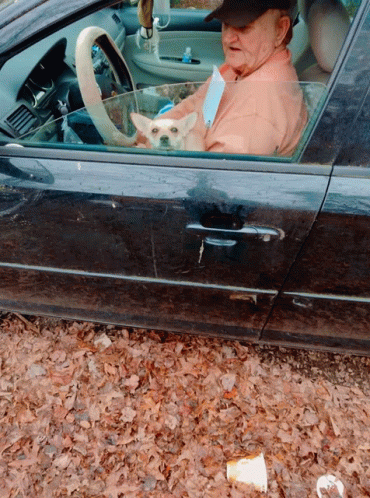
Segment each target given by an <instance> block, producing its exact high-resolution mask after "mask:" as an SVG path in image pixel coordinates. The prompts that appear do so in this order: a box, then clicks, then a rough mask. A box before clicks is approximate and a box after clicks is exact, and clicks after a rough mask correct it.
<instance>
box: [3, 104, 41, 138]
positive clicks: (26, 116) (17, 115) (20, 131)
mask: <svg viewBox="0 0 370 498" xmlns="http://www.w3.org/2000/svg"><path fill="white" fill-rule="evenodd" d="M6 122H7V124H8V125H9V126H10V127H11V128H12V130H14V131H15V132H16V134H17V135H24V134H25V133H27V132H28V131H30V129H31V128H32V126H33V125H34V124H35V123H36V122H37V118H36V116H34V114H32V111H30V109H28V107H26V106H25V105H21V106H20V107H18V109H16V110H15V111H14V112H13V113H12V114H11V115H10V116H9V117H8V118H7V119H6Z"/></svg>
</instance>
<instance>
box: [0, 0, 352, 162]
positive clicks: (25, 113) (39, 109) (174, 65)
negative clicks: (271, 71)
mask: <svg viewBox="0 0 370 498" xmlns="http://www.w3.org/2000/svg"><path fill="white" fill-rule="evenodd" d="M325 1H329V0H323V2H325ZM330 1H331V2H332V3H333V1H334V0H333V1H332V0H330ZM336 2H337V5H338V12H339V14H338V15H339V18H340V20H341V23H342V24H341V26H340V28H341V36H340V37H339V38H340V41H341V43H339V44H338V33H335V37H334V38H335V43H336V53H335V57H333V54H332V52H331V51H330V50H329V53H330V54H329V55H330V57H329V59H330V60H329V61H328V60H327V59H328V58H327V52H328V51H327V50H326V51H325V50H324V52H323V51H322V46H324V47H326V46H329V47H331V45H330V37H331V31H330V30H329V31H328V30H326V31H325V30H323V32H324V33H325V37H327V38H325V37H323V39H322V40H319V41H320V42H321V44H320V43H316V44H315V43H314V42H313V41H312V40H310V39H309V37H308V35H307V32H308V27H309V22H310V21H309V20H308V18H307V19H306V20H302V19H303V15H302V16H301V17H302V19H300V21H299V22H298V24H297V25H296V26H295V28H294V31H293V41H295V43H296V46H297V45H298V49H295V50H296V52H295V53H296V55H295V56H294V59H293V63H294V65H295V67H296V70H297V73H298V76H299V78H300V81H299V82H290V83H288V82H285V81H278V82H275V83H267V82H247V81H246V82H231V81H228V80H227V77H224V76H225V75H224V73H223V77H224V79H225V80H226V82H225V84H224V89H223V92H222V94H219V90H218V89H217V88H218V87H217V85H216V86H215V88H216V87H217V88H216V89H215V88H214V89H213V90H214V91H213V93H212V92H211V93H210V94H209V93H208V89H209V88H210V87H211V86H212V85H211V84H210V81H211V80H210V78H211V77H212V70H214V65H215V62H216V61H217V64H216V65H218V66H219V64H218V62H222V61H219V60H218V59H216V60H213V59H212V57H211V54H212V53H213V52H216V51H217V50H218V54H220V53H222V52H221V44H220V37H219V36H220V35H219V33H217V32H213V31H202V30H200V29H198V28H197V31H196V32H194V31H193V29H194V28H193V24H192V22H193V17H192V15H193V13H194V15H195V14H198V10H199V8H200V7H202V8H207V9H209V8H213V7H214V2H213V0H209V3H207V2H200V3H199V5H198V4H197V5H196V3H195V2H194V1H193V0H191V1H190V0H189V1H187V0H173V2H172V6H174V7H176V8H177V7H180V8H186V9H189V11H188V12H189V13H188V14H187V15H186V17H185V18H181V17H180V18H176V14H171V23H172V25H170V27H169V29H167V30H166V31H163V32H160V33H159V38H158V40H159V41H158V43H157V44H156V42H155V40H151V41H148V40H140V39H138V36H137V34H136V33H132V32H130V31H129V29H131V28H129V27H127V29H126V25H125V22H126V24H127V19H128V18H127V17H125V16H126V15H127V12H128V11H127V10H126V9H127V3H126V4H122V6H121V7H119V8H117V7H116V8H114V9H112V8H106V9H103V10H101V11H100V12H97V13H95V14H90V16H89V17H88V18H86V19H82V20H79V21H77V22H76V23H75V24H72V25H70V26H67V27H65V28H63V29H62V30H60V31H58V32H55V33H53V34H51V35H48V37H47V38H45V39H43V40H41V41H39V42H37V43H36V44H35V45H33V46H29V47H27V49H26V50H24V51H23V52H20V53H18V54H17V55H16V56H14V57H13V58H12V59H9V61H7V62H6V63H5V64H4V65H3V67H2V68H1V70H0V100H1V102H0V104H1V105H0V144H1V145H7V144H18V145H23V146H26V147H40V146H42V147H44V148H62V149H68V150H71V151H73V150H74V149H76V150H81V149H83V150H94V151H96V152H105V151H107V150H109V151H113V152H116V153H119V154H125V153H127V152H129V153H130V154H132V153H135V154H141V155H142V154H149V155H157V156H158V155H170V156H174V155H175V156H176V155H179V156H185V157H186V156H191V157H212V158H213V157H214V158H216V157H217V158H222V157H224V156H225V157H227V158H230V157H232V158H235V159H237V160H240V159H242V160H243V161H245V160H246V161H248V160H251V161H256V160H257V161H266V160H268V161H270V162H271V161H272V162H275V163H279V162H282V163H287V162H299V161H300V158H301V156H302V152H303V151H304V150H305V148H306V147H307V146H308V144H309V143H310V137H311V135H312V131H313V130H314V129H315V127H316V125H317V122H318V120H319V119H321V118H320V117H321V115H322V111H323V109H324V108H325V106H326V105H327V97H328V95H329V93H330V88H331V85H332V84H333V78H332V75H333V74H335V67H336V66H335V59H336V58H337V56H338V55H339V54H340V49H341V46H342V45H343V43H345V40H346V36H347V33H348V32H349V29H350V25H351V22H353V19H354V18H355V14H356V11H357V9H358V7H359V2H358V1H357V0H351V1H349V0H346V3H345V4H343V5H342V4H340V3H339V0H335V1H334V3H336ZM130 3H132V2H130ZM216 3H217V4H218V3H219V2H218V1H217V2H216ZM321 3H322V2H320V4H321ZM194 7H195V8H194ZM129 8H130V9H134V8H136V7H132V6H131V7H129ZM311 9H312V7H311ZM321 14H322V13H321V12H320V11H319V12H318V19H319V20H320V22H321V18H322V16H321ZM189 16H190V17H189ZM320 16H321V17H320ZM179 19H180V21H179ZM181 19H185V20H184V21H181ZM194 19H195V18H194ZM197 19H198V20H199V18H197ZM202 19H203V18H202ZM130 22H131V21H130ZM181 22H184V23H185V24H184V25H181V24H179V23H181ZM176 23H177V24H176ZM203 24H205V23H203ZM91 25H92V26H98V27H99V29H103V30H104V32H106V33H107V36H109V37H110V38H111V39H112V41H113V43H114V44H115V46H116V47H117V52H120V53H122V54H123V56H124V59H125V61H126V64H127V69H125V68H124V70H123V71H124V72H125V71H126V72H127V74H130V77H132V80H133V83H132V84H126V83H127V81H124V82H123V83H122V81H119V75H118V78H117V74H116V73H117V71H116V69H117V68H114V67H112V66H111V64H110V62H111V57H110V55H111V54H112V49H111V46H110V45H109V46H108V47H107V51H108V52H107V53H108V57H105V55H104V53H105V51H106V50H104V47H101V46H100V45H99V46H97V45H94V44H93V45H92V49H91V55H90V54H89V55H88V56H87V57H86V59H91V63H92V67H93V69H94V73H95V74H94V78H95V79H92V80H91V81H89V82H88V83H89V85H88V88H87V90H86V89H85V94H86V92H87V94H86V95H84V96H83V95H81V82H80V81H78V79H77V77H76V60H75V47H76V43H77V37H78V35H79V34H80V33H81V32H83V30H84V29H85V28H86V26H91ZM179 25H181V31H177V29H178V28H176V30H175V31H171V26H179ZM127 26H129V24H127ZM136 26H138V24H136ZM197 26H198V25H197ZM186 28H188V29H186ZM298 28H299V30H298ZM172 29H173V28H172ZM297 30H298V32H297ZM304 33H306V34H305V35H304ZM303 35H304V36H303ZM102 36H103V35H102ZM104 36H105V35H104ZM317 41H318V40H317V39H316V42H317ZM316 45H319V46H318V47H317V46H316ZM171 47H175V48H173V49H171ZM316 49H317V50H316ZM113 52H114V50H113ZM313 52H314V54H313ZM187 55H188V56H189V58H190V62H189V60H187V59H186V56H187ZM325 64H326V65H325ZM118 65H119V66H120V65H121V62H120V61H118ZM219 67H220V66H219ZM214 74H215V73H214ZM216 74H217V73H216ZM143 75H144V76H145V78H144V76H143ZM198 77H199V79H198ZM206 78H208V80H206V81H205V79H206ZM217 78H218V76H216V80H217ZM217 81H218V83H220V81H219V80H217ZM9 82H11V84H9ZM222 84H223V83H222ZM133 88H136V89H135V90H134V91H132V90H133ZM93 89H95V93H96V91H98V92H99V93H100V98H99V99H98V101H99V102H98V101H97V100H96V99H95V101H94V100H93V101H90V103H88V105H86V104H87V101H86V99H87V100H89V94H90V93H91V92H92V90H93ZM215 95H216V96H217V98H216V97H215ZM250 96H251V97H250ZM229 97H230V98H229ZM100 101H101V102H100ZM195 101H197V105H196V106H195V107H194V106H193V105H190V104H189V103H191V102H193V103H194V102H195ZM181 106H182V107H181ZM97 108H99V109H100V110H98V111H96V109H97ZM180 108H181V109H182V112H181V113H180V114H179V109H180ZM102 110H104V112H102ZM186 110H188V112H187V113H186ZM132 112H136V113H138V114H141V115H143V116H144V117H146V118H149V119H150V120H153V119H155V118H156V119H159V118H160V119H162V120H163V119H164V118H166V119H168V118H171V119H180V118H182V117H183V116H185V114H191V113H193V112H196V113H197V122H196V124H193V125H192V126H191V127H190V128H189V126H190V125H187V126H188V128H186V130H185V131H182V132H181V131H180V128H179V127H178V126H177V123H175V124H173V125H172V126H171V127H170V128H169V131H170V133H172V132H171V130H172V129H175V128H176V129H178V131H177V133H183V134H185V142H184V143H185V145H181V146H178V145H176V146H175V147H173V146H172V145H171V144H170V145H169V146H168V147H166V146H164V145H163V144H162V145H161V146H156V145H153V143H150V140H149V138H148V137H144V136H143V135H144V134H143V130H138V126H137V123H134V122H133V120H132ZM166 112H167V114H165V113H166ZM180 115H181V116H180ZM256 117H257V118H258V119H256ZM112 127H113V128H112ZM106 129H110V130H111V131H110V132H108V134H106V133H105V130H106ZM114 130H116V131H114ZM287 130H288V131H289V134H290V139H289V141H288V142H287V141H286V140H285V134H286V131H287ZM200 132H201V133H200ZM135 133H137V135H138V140H131V139H130V138H131V137H134V135H135ZM122 134H123V135H124V136H128V137H129V140H128V141H125V140H123V142H122V140H121V139H119V140H116V139H115V138H114V137H120V136H122ZM167 135H169V134H168V133H167ZM167 135H166V136H167ZM192 135H196V136H197V138H199V136H201V137H202V143H201V144H200V145H199V143H197V144H196V145H194V141H192V140H190V138H191V136H192ZM167 139H168V140H169V141H170V139H171V137H169V136H167ZM188 139H189V140H188ZM180 142H181V140H180ZM320 154H321V153H318V154H316V156H315V162H318V163H322V164H326V163H330V162H331V160H332V158H329V159H328V157H327V155H326V156H325V154H324V155H323V157H324V159H322V158H321V157H320Z"/></svg>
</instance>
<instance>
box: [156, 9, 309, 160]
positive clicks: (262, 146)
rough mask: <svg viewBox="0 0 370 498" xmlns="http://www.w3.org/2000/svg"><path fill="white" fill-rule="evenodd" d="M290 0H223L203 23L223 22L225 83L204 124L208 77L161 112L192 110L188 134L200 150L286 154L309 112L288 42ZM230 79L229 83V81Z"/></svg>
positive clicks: (171, 113)
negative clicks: (211, 117)
mask: <svg viewBox="0 0 370 498" xmlns="http://www.w3.org/2000/svg"><path fill="white" fill-rule="evenodd" d="M289 8H290V2H289V0H224V1H223V3H222V5H221V6H220V7H218V8H217V9H215V10H214V11H213V12H211V13H210V14H209V15H208V16H207V17H206V18H205V20H206V21H210V20H212V19H219V20H220V21H222V47H223V51H224V54H225V63H224V64H223V65H222V66H221V67H220V68H219V71H220V73H221V75H222V77H223V79H224V80H225V81H226V82H227V83H226V87H225V90H224V92H223V95H222V97H221V100H220V102H219V106H218V109H217V113H216V116H215V119H214V121H213V123H212V125H211V126H210V127H209V128H208V127H207V126H206V124H205V122H204V118H203V113H202V109H203V103H204V100H205V98H206V95H207V90H208V87H209V83H210V80H208V81H207V82H206V83H205V84H204V85H203V86H202V87H200V88H199V90H198V91H197V92H196V93H195V94H194V95H191V96H190V97H188V98H187V99H185V100H184V101H182V102H181V103H180V104H178V105H177V106H175V107H174V108H173V109H172V110H170V111H169V112H167V113H166V114H164V115H163V116H162V117H163V118H164V117H165V118H173V119H179V118H181V117H183V116H185V115H186V114H189V113H191V112H194V111H196V112H197V113H198V119H197V123H196V125H195V128H194V129H193V131H192V133H194V135H196V136H197V137H201V138H202V140H203V150H206V151H211V152H226V153H235V154H252V155H273V154H279V155H283V156H289V155H291V154H292V153H293V152H294V149H295V147H296V146H297V144H298V142H299V139H300V137H301V134H302V131H303V129H304V127H305V124H306V122H307V112H306V107H305V104H304V100H303V95H302V92H301V90H300V88H299V84H298V78H297V74H296V71H295V69H294V67H293V65H292V62H291V54H290V52H289V50H288V49H287V47H286V46H287V44H288V43H289V41H290V40H291V37H292V22H291V19H290V16H289ZM231 82H233V83H231Z"/></svg>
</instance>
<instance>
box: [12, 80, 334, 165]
mask: <svg viewBox="0 0 370 498" xmlns="http://www.w3.org/2000/svg"><path fill="white" fill-rule="evenodd" d="M236 85H237V83H236V82H232V83H227V84H226V85H225V88H224V91H223V97H224V96H225V95H226V97H225V99H226V98H227V95H235V93H238V92H240V93H242V94H245V95H248V94H251V95H253V96H255V95H260V96H261V95H269V96H270V97H271V101H270V104H271V105H274V95H279V98H280V99H284V100H283V101H282V103H281V102H279V105H280V104H282V105H283V107H284V108H285V110H286V113H284V114H283V115H282V117H281V119H280V120H282V121H284V122H285V120H286V119H287V117H288V118H289V119H290V120H291V122H292V127H295V126H299V125H300V119H301V116H300V115H298V116H297V119H296V120H295V121H293V118H294V117H293V115H292V114H293V112H294V111H295V108H294V107H293V106H294V103H293V105H292V102H291V100H292V96H293V98H294V99H295V100H297V101H298V103H299V109H301V107H302V108H303V109H304V116H306V114H307V118H305V122H304V123H302V124H303V126H302V129H298V131H297V133H296V134H295V135H294V141H290V140H289V141H286V142H284V141H283V145H282V149H281V151H279V150H277V149H276V143H275V142H274V141H272V142H271V143H269V140H265V141H264V142H263V144H262V146H264V147H268V148H270V154H263V153H260V152H259V151H258V149H256V147H255V146H254V144H253V143H251V141H252V139H254V135H255V133H256V130H255V129H248V123H253V124H254V125H256V121H255V113H256V104H257V101H256V100H255V97H253V98H251V99H246V101H245V106H244V107H241V108H238V107H236V108H234V109H233V110H232V116H230V118H227V121H226V123H225V124H221V125H220V126H221V131H219V132H215V133H214V134H213V135H211V134H210V135H208V138H207V140H206V143H203V141H201V142H199V141H198V140H197V138H198V137H197V134H198V129H201V130H203V129H204V128H205V129H208V128H207V126H206V125H205V124H204V117H205V116H207V114H206V109H205V108H204V107H202V110H203V112H204V113H205V114H204V115H203V116H202V118H201V120H200V121H201V125H197V124H196V123H197V117H198V115H197V113H196V112H194V113H190V114H188V113H187V114H186V115H185V117H181V118H178V119H176V118H175V117H174V118H171V117H170V116H171V113H173V112H175V113H176V112H177V109H180V112H181V105H184V104H185V105H187V100H189V99H198V98H199V97H198V94H199V95H200V97H201V98H202V99H203V93H204V92H203V89H204V83H184V84H183V83H181V84H174V85H162V86H158V87H149V88H145V89H143V90H137V91H133V92H127V93H125V94H122V95H117V96H113V97H111V98H109V99H106V100H104V101H103V102H102V104H101V105H100V104H96V105H90V106H87V107H83V108H81V109H79V110H77V111H75V112H73V113H69V114H66V115H65V116H63V117H61V118H59V119H57V120H52V121H49V122H48V123H47V124H46V125H44V126H42V127H40V128H37V129H36V130H34V131H32V132H31V133H28V134H26V135H24V136H22V137H20V138H19V142H20V143H22V144H23V145H25V146H27V147H32V146H40V145H43V146H46V147H55V146H57V147H62V148H63V147H66V148H70V147H71V146H76V147H79V148H85V149H92V150H110V151H116V152H120V153H127V152H129V153H132V152H136V153H139V154H140V153H141V154H142V153H146V154H154V155H158V154H171V155H174V154H175V155H182V156H189V155H190V156H191V157H195V156H197V155H198V156H201V157H204V156H207V155H214V154H215V153H216V154H218V156H220V155H221V156H222V155H223V154H232V155H233V156H234V157H236V158H238V157H239V158H242V159H244V158H245V149H246V148H247V147H248V146H249V147H251V149H250V150H249V155H250V156H253V157H254V159H257V160H265V159H266V157H268V158H269V159H270V160H279V161H280V160H284V161H292V160H295V159H296V158H297V157H298V155H299V153H300V151H301V148H302V147H303V146H304V143H305V141H306V139H307V137H308V135H309V132H310V129H311V127H312V125H313V124H314V122H315V119H316V114H317V112H318V111H319V110H320V107H321V103H322V102H323V100H324V99H325V96H326V87H325V86H324V85H322V84H321V83H284V82H283V83H279V84H275V83H274V84H271V83H267V82H265V83H261V82H258V83H248V82H243V84H242V85H240V84H238V86H239V87H240V86H241V88H239V89H238V90H236V88H235V87H236ZM257 85H258V89H257V88H255V87H256V86H257ZM282 96H283V97H282ZM301 98H302V106H301ZM237 103H239V102H237ZM291 109H292V110H291ZM276 111H277V112H278V111H280V109H279V108H277V109H276ZM290 111H291V113H290ZM181 114H182V112H181ZM222 115H223V109H222V108H221V112H220V111H219V110H218V111H217V113H216V115H215V117H214V123H215V125H217V123H219V122H221V120H222ZM268 115H269V114H268ZM189 119H190V120H191V121H190V120H189ZM210 119H213V115H212V109H211V114H210ZM280 120H279V119H278V118H277V119H276V120H275V121H273V122H272V123H270V122H267V121H266V120H261V122H259V126H261V129H262V130H263V129H266V135H271V129H272V128H274V127H278V126H281V124H280V122H279V121H280ZM261 123H262V124H261ZM197 126H198V127H197ZM212 126H213V125H212ZM212 126H211V124H209V127H210V128H212ZM195 127H197V128H196V131H195V133H194V132H193V129H194V128H195ZM262 134H263V133H261V135H262ZM275 138H276V141H279V140H280V133H279V130H277V131H276V134H275V135H273V139H275ZM273 139H272V140H273ZM204 149H206V150H204Z"/></svg>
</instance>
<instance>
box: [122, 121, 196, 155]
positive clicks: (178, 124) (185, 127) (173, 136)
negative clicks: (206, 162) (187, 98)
mask: <svg viewBox="0 0 370 498" xmlns="http://www.w3.org/2000/svg"><path fill="white" fill-rule="evenodd" d="M197 117H198V114H197V113H196V112H192V113H191V114H188V115H187V116H185V117H184V118H181V119H167V118H157V119H153V120H151V119H149V118H147V117H145V116H142V115H141V114H137V113H136V112H132V113H131V119H132V122H133V123H134V125H135V126H136V128H137V130H138V131H140V132H141V133H142V134H143V135H144V136H145V137H146V138H147V139H148V140H149V143H150V145H151V147H152V148H153V149H158V150H204V149H203V146H202V144H201V143H200V141H199V139H198V138H197V137H196V136H195V135H194V134H192V133H190V132H191V130H192V129H193V128H194V126H195V123H196V121H197Z"/></svg>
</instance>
